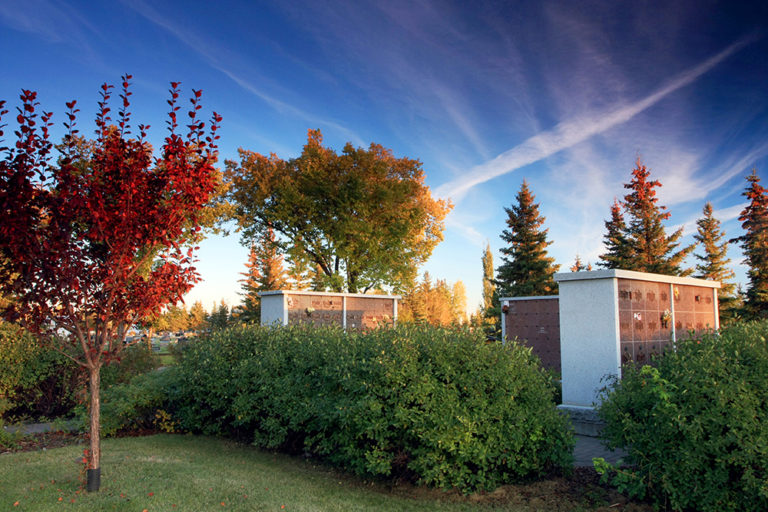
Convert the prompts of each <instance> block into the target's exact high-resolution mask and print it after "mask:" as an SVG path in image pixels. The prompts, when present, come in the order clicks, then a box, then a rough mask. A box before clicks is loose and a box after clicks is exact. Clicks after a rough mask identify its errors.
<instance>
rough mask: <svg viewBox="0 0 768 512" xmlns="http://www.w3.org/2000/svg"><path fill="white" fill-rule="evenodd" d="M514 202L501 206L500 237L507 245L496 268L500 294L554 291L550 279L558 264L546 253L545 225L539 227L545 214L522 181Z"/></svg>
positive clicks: (552, 293) (555, 288) (511, 295)
mask: <svg viewBox="0 0 768 512" xmlns="http://www.w3.org/2000/svg"><path fill="white" fill-rule="evenodd" d="M516 199H517V204H514V205H512V207H511V208H504V211H506V212H507V227H508V228H509V229H505V230H504V231H502V233H501V239H502V240H504V241H505V242H507V243H508V244H509V245H508V246H507V247H504V248H502V249H501V252H502V254H503V256H502V258H501V259H502V261H503V263H502V264H501V266H499V268H498V269H497V272H496V285H497V286H498V287H499V295H500V296H505V297H524V296H529V295H556V294H557V285H556V284H555V281H554V279H553V276H554V274H555V272H557V270H558V268H559V265H555V260H554V258H550V257H549V256H547V247H548V246H550V245H551V244H552V242H549V241H547V231H548V230H547V229H542V226H543V225H544V220H545V219H544V217H542V216H541V215H540V214H539V205H538V204H537V203H534V199H535V196H534V195H533V193H531V190H530V188H529V187H528V182H526V181H523V184H522V186H521V187H520V192H518V193H517V196H516Z"/></svg>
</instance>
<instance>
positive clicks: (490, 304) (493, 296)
mask: <svg viewBox="0 0 768 512" xmlns="http://www.w3.org/2000/svg"><path fill="white" fill-rule="evenodd" d="M482 262H483V305H482V310H483V311H482V312H483V315H484V316H486V317H490V316H493V317H494V318H495V317H496V316H498V315H495V314H494V308H495V305H496V304H497V303H498V302H499V296H498V293H497V292H496V281H495V280H494V279H493V270H494V269H493V253H492V252H491V244H490V243H488V244H486V246H485V251H483V258H482ZM495 309H498V308H495Z"/></svg>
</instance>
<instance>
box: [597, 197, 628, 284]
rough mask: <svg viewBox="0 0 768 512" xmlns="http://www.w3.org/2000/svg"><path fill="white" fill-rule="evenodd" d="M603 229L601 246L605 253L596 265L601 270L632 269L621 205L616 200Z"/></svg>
mask: <svg viewBox="0 0 768 512" xmlns="http://www.w3.org/2000/svg"><path fill="white" fill-rule="evenodd" d="M605 229H606V234H605V235H604V236H603V245H605V248H606V252H605V253H604V254H601V255H600V258H599V259H600V261H598V263H597V264H598V265H599V266H601V267H603V268H619V269H630V268H632V267H633V266H634V262H633V260H632V246H631V244H630V242H629V240H628V239H627V225H626V223H625V222H624V215H623V214H622V212H621V203H620V202H619V201H618V200H617V199H614V200H613V205H611V218H610V219H609V220H607V221H605Z"/></svg>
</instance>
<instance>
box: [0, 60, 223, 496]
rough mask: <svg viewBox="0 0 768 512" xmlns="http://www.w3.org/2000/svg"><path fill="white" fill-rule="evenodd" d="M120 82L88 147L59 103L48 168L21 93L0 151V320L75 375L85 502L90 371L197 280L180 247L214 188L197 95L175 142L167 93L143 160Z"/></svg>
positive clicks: (215, 121) (46, 121) (95, 473)
mask: <svg viewBox="0 0 768 512" xmlns="http://www.w3.org/2000/svg"><path fill="white" fill-rule="evenodd" d="M130 79H131V76H130V75H127V76H124V77H123V78H122V88H121V94H120V99H121V103H120V105H121V106H120V108H119V109H118V111H117V116H116V118H115V119H114V121H113V119H112V118H111V116H110V112H111V110H110V107H109V100H110V96H111V94H112V86H110V85H107V84H104V85H103V86H102V87H101V101H100V102H99V110H98V114H97V116H96V138H95V139H94V140H93V141H91V142H89V143H84V140H83V139H82V138H81V137H79V136H77V130H76V129H75V116H76V113H77V112H78V109H76V107H75V105H76V103H75V102H74V101H72V102H70V103H67V108H68V111H67V114H66V115H67V122H66V123H65V124H64V126H65V128H66V129H67V135H66V136H65V137H64V142H63V143H62V145H61V146H59V152H60V153H61V154H60V156H59V157H58V158H57V159H56V160H55V161H54V160H53V158H52V152H53V151H52V150H53V144H52V143H51V142H50V140H49V129H50V126H51V125H52V122H51V118H52V114H51V113H49V112H44V111H43V112H40V113H39V114H38V107H39V104H38V102H37V100H36V98H37V94H36V93H35V92H33V91H28V90H23V91H22V94H21V106H20V107H18V108H17V110H18V115H17V116H16V122H17V123H18V129H17V130H15V131H14V133H15V136H16V142H15V144H14V145H13V146H11V147H0V295H7V296H8V297H10V299H11V301H10V305H9V306H7V307H6V308H5V309H4V310H3V311H2V314H3V316H4V317H5V318H6V319H8V320H11V321H16V322H19V323H20V324H22V325H23V326H24V327H26V328H27V329H28V330H30V331H32V332H34V333H36V334H37V335H38V339H39V340H40V342H41V343H46V344H49V345H51V346H53V347H54V348H56V349H57V350H59V351H60V352H62V353H63V354H65V355H67V356H68V357H70V358H71V359H73V360H74V361H76V362H77V363H78V364H80V365H81V366H83V367H84V368H85V369H87V372H88V374H89V387H90V404H89V405H90V451H89V454H88V461H87V462H88V490H89V491H96V490H98V488H99V485H100V456H101V450H100V435H99V426H100V421H99V382H100V377H99V376H100V370H101V368H102V366H104V365H105V364H109V363H110V362H112V361H115V360H118V359H119V358H120V353H121V351H122V350H123V349H124V348H125V345H126V343H125V333H126V328H127V327H128V326H130V325H131V324H133V323H134V322H136V321H138V320H140V319H142V318H144V317H146V316H147V315H149V314H152V313H153V312H156V311H157V310H158V309H159V308H161V307H162V306H164V305H167V304H171V303H175V302H177V301H179V300H181V298H182V296H183V295H184V293H186V292H187V291H188V290H189V289H190V288H191V287H192V285H193V284H194V283H195V282H196V281H197V280H198V279H199V277H198V274H197V273H196V271H195V268H194V267H193V266H192V264H193V259H192V256H193V250H194V247H191V243H189V242H191V241H192V240H193V237H194V233H195V232H197V231H199V230H200V226H199V215H200V212H201V210H202V209H203V208H204V206H205V205H206V203H207V202H208V200H209V198H210V196H211V194H212V192H213V190H214V187H215V185H216V178H215V173H216V171H215V169H214V163H215V162H216V159H217V147H216V139H218V136H217V135H216V131H217V129H218V126H219V123H220V121H221V118H220V116H219V115H218V114H216V113H215V112H214V113H213V117H212V120H211V124H210V126H209V127H208V129H207V130H206V124H205V123H204V122H203V121H200V120H199V118H198V113H199V110H200V108H201V106H200V103H199V101H200V96H201V93H200V91H194V90H193V95H192V98H191V100H190V101H191V104H192V107H191V110H190V111H189V119H188V124H186V128H187V129H186V130H183V129H180V128H179V121H178V120H177V114H178V111H179V109H180V107H179V106H178V104H177V103H178V98H179V83H173V82H172V83H171V89H170V93H171V99H170V100H169V101H168V103H169V105H170V113H169V120H168V121H167V124H168V129H169V134H168V136H167V137H166V138H165V142H164V144H163V147H162V149H161V150H160V152H159V156H157V157H153V151H152V147H151V146H150V145H149V143H147V142H146V141H145V136H146V130H147V128H148V126H145V125H138V135H137V136H135V137H133V138H132V137H131V133H130V126H131V124H130V113H129V104H130V103H129V97H130V95H131V93H130V92H129V90H128V89H129V80H130ZM4 105H5V102H4V101H2V102H0V119H2V116H3V115H5V114H7V113H8V111H7V110H5V109H4V108H3V107H4ZM4 126H5V125H0V146H2V144H1V141H2V135H3V133H2V128H3V127H4ZM180 130H181V131H182V134H180V133H179V131H180ZM184 132H185V133H184Z"/></svg>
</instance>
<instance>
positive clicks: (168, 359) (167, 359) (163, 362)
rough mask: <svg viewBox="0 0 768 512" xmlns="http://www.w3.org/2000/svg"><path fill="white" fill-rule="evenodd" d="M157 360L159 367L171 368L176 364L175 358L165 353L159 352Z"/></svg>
mask: <svg viewBox="0 0 768 512" xmlns="http://www.w3.org/2000/svg"><path fill="white" fill-rule="evenodd" d="M157 358H158V359H159V360H160V366H172V365H174V364H176V358H175V357H174V356H173V355H171V354H169V353H167V352H165V353H163V352H160V353H159V354H157Z"/></svg>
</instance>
